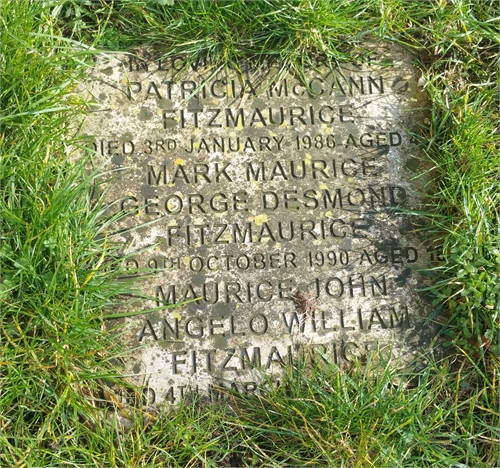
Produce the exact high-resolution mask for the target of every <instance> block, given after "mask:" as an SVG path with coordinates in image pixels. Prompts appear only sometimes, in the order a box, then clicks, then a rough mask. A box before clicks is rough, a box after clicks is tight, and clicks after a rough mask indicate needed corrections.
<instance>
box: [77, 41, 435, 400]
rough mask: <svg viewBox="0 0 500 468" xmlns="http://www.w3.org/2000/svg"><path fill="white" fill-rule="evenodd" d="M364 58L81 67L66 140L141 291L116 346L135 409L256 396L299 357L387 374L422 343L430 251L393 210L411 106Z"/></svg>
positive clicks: (414, 164)
mask: <svg viewBox="0 0 500 468" xmlns="http://www.w3.org/2000/svg"><path fill="white" fill-rule="evenodd" d="M372 48H373V50H372V51H371V53H370V57H369V59H368V58H367V60H366V61H365V62H363V61H361V62H360V61H357V62H353V63H347V64H342V65H341V66H337V65H335V64H330V65H329V66H326V58H325V57H318V58H316V59H315V60H316V66H314V67H311V68H310V69H306V70H304V72H303V73H302V77H301V78H298V77H297V76H294V75H293V74H292V73H281V70H282V65H283V64H279V63H278V64H276V66H275V65H272V64H270V63H267V62H266V63H264V64H263V63H260V64H257V63H252V62H245V63H241V64H239V66H238V70H237V71H236V70H230V69H228V70H225V71H223V72H217V73H214V68H213V67H210V64H208V63H207V62H206V61H203V60H200V61H196V62H194V63H186V61H185V59H184V58H181V57H170V58H166V59H156V58H154V59H151V60H145V59H143V58H141V57H143V56H147V57H161V56H164V55H165V54H164V52H165V51H163V52H162V51H160V52H158V53H156V52H154V51H152V50H145V51H141V50H140V51H138V53H137V54H136V56H131V55H128V56H126V57H125V56H124V57H119V56H113V57H106V58H105V57H103V58H100V59H99V60H98V61H97V63H96V66H95V69H94V71H93V73H92V75H91V77H90V79H89V83H88V88H87V89H88V96H89V99H93V100H94V103H93V104H92V106H89V107H91V108H92V109H95V111H93V112H92V113H90V114H89V116H88V118H87V119H86V121H85V122H84V124H83V126H82V134H83V135H85V136H86V140H87V141H88V144H87V147H88V148H89V149H90V150H92V151H93V154H94V155H96V157H101V158H102V159H103V161H105V163H106V164H109V169H110V171H109V173H111V174H113V175H115V174H116V181H115V183H114V185H113V186H112V187H110V188H109V190H108V192H107V194H108V195H107V197H108V201H109V213H110V215H111V216H115V218H119V220H118V221H116V222H115V223H114V225H113V228H114V231H115V232H116V233H117V236H118V237H120V238H121V240H122V241H123V243H124V246H125V247H124V249H123V252H124V255H125V256H124V264H125V266H126V268H127V273H128V275H129V276H130V277H133V276H136V278H137V283H136V285H137V287H138V288H139V289H140V292H141V295H140V297H141V299H137V300H136V301H135V302H134V307H133V308H132V309H131V306H124V307H126V310H125V312H131V314H130V316H129V317H127V318H125V319H124V324H123V326H121V327H119V329H120V330H121V331H122V334H121V335H120V339H122V340H125V341H126V343H128V344H129V345H130V347H131V348H132V349H134V352H133V353H127V354H126V357H125V358H124V359H125V366H126V372H127V375H131V376H132V379H133V380H134V381H135V383H138V384H140V385H142V386H143V387H144V394H145V396H146V397H145V398H146V399H147V401H148V402H149V403H174V402H178V401H179V399H180V398H182V396H183V395H186V394H188V393H189V391H190V389H193V388H196V389H197V391H198V390H199V391H208V392H209V393H210V394H211V395H213V396H214V395H219V396H214V398H219V397H220V394H219V393H217V390H216V389H215V386H217V385H219V386H220V385H223V386H226V387H232V388H235V389H238V390H241V391H246V392H250V391H258V388H259V385H260V382H261V381H262V374H261V372H265V373H266V374H268V376H269V377H270V378H271V379H272V380H274V381H276V380H279V378H280V377H279V374H280V372H281V369H282V367H283V366H284V365H286V364H287V363H290V362H292V361H293V359H294V358H295V357H296V356H298V355H299V354H300V353H306V354H307V355H309V356H312V357H311V360H312V361H314V362H320V361H321V362H326V361H330V362H335V363H337V364H339V363H342V362H351V361H353V360H355V359H357V358H360V357H362V355H363V354H365V353H367V352H370V351H371V350H377V351H378V352H380V353H382V354H383V353H388V355H387V356H388V357H387V359H388V362H389V361H390V362H401V363H403V362H409V360H410V359H412V357H413V356H415V354H416V353H417V352H418V351H419V350H420V347H421V346H422V345H423V344H424V343H426V342H430V340H431V338H432V334H431V333H430V332H428V331H427V329H426V328H425V327H424V323H425V319H426V316H427V314H428V312H429V311H430V306H429V301H428V299H427V298H426V297H425V295H424V293H421V292H419V291H420V290H425V286H427V283H426V280H425V279H424V277H423V276H422V275H420V273H419V272H418V268H421V267H423V266H425V265H426V264H428V263H429V262H432V261H436V259H438V258H439V252H438V250H436V248H434V247H432V246H424V245H422V240H421V239H420V238H419V235H418V230H417V227H416V226H414V225H413V224H412V219H411V218H410V217H409V216H408V215H407V214H406V213H408V212H410V211H413V212H415V211H419V210H420V209H421V208H420V207H419V206H418V205H419V203H420V198H419V197H420V194H421V193H423V192H424V191H425V190H426V189H427V187H426V181H425V179H424V177H420V176H418V174H426V173H428V172H429V171H428V170H429V167H428V165H426V164H424V163H423V162H422V161H423V153H422V151H421V150H420V149H419V148H418V146H417V145H416V144H415V142H414V140H413V139H412V136H411V135H412V133H414V132H416V131H418V130H419V128H421V126H422V125H423V122H424V116H425V112H424V111H423V109H424V108H425V106H426V98H425V96H424V95H423V92H422V90H421V89H420V88H419V86H418V82H419V79H418V78H419V75H418V71H417V70H416V69H414V68H413V66H412V65H411V63H412V57H411V56H409V55H408V53H407V52H406V51H404V49H402V48H400V47H399V46H395V45H390V46H389V45H387V46H383V45H380V46H377V47H372ZM181 69H183V70H187V71H186V73H185V74H184V75H182V74H180V75H178V72H179V71H180V70H181ZM96 99H98V100H99V103H98V105H97V104H96V103H95V100H96ZM99 105H100V107H99ZM112 219H113V218H112ZM415 267H416V268H415ZM146 269H147V270H146ZM145 271H153V272H154V273H155V275H154V276H147V277H145V276H143V275H144V273H145ZM129 309H130V310H129ZM121 312H123V311H121V310H120V316H123V314H122V313H121Z"/></svg>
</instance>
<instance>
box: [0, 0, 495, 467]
mask: <svg viewBox="0 0 500 468" xmlns="http://www.w3.org/2000/svg"><path fill="white" fill-rule="evenodd" d="M499 19H500V8H499V6H498V3H497V2H496V1H493V0H491V1H489V0H482V1H479V0H476V1H472V0H469V1H465V0H455V1H451V0H440V1H419V2H416V1H406V0H377V1H375V0H365V1H337V2H328V1H325V0H321V1H320V0H310V1H305V0H276V1H264V0H263V1H251V2H248V1H247V2H244V1H237V0H228V1H215V0H212V1H208V0H206V1H202V0H200V1H196V2H191V1H175V2H172V1H165V0H163V1H159V0H158V1H152V0H151V1H145V0H143V1H129V0H123V1H121V2H110V1H100V2H90V1H62V0H50V1H36V0H34V1H28V0H11V1H8V0H3V1H1V2H0V21H1V30H2V41H1V67H2V69H1V73H2V82H1V90H0V92H1V96H2V98H1V108H2V114H1V120H0V123H1V131H0V144H1V151H2V165H1V195H2V196H1V198H0V203H1V206H2V230H1V241H2V244H1V247H0V249H1V250H0V252H1V281H2V282H1V289H0V300H1V314H2V315H1V323H0V340H1V341H0V343H1V355H0V386H1V393H0V466H30V467H35V466H44V467H45V466H117V467H120V466H127V467H129V466H130V467H134V466H137V467H139V466H151V467H153V466H158V467H159V466H193V467H194V466H207V467H208V466H234V465H236V466H269V465H271V466H278V465H283V466H285V465H288V466H290V465H300V466H302V465H309V466H318V465H319V466H324V465H329V466H396V465H397V466H457V467H458V466H461V467H462V466H470V467H472V466H498V465H499V463H500V461H499V460H500V431H499V427H500V406H499V401H500V400H499V382H498V378H499V376H498V373H499V368H500V366H499V359H498V354H499V352H500V348H499V328H500V316H499V314H500V298H499V289H500V281H499V271H500V245H499V239H500V230H499V229H500V228H499V226H500V222H499V221H500V220H499V216H500V213H499V207H500V152H499V148H500V141H499V140H500V137H499V133H498V121H499V115H498V101H497V94H498V72H497V70H498V47H499V44H500V31H499V29H500V28H498V21H499ZM369 38H374V39H380V40H391V41H397V42H400V43H402V44H405V45H406V46H408V47H411V48H412V49H413V50H414V51H415V53H416V56H417V58H418V60H417V65H418V66H419V67H420V68H421V70H422V73H423V75H424V77H425V82H426V84H425V87H426V89H427V91H428V92H429V95H430V97H431V102H432V122H431V126H430V129H429V130H428V133H426V134H423V135H421V137H422V142H423V144H424V145H425V149H426V151H427V153H428V155H429V157H430V158H431V160H432V161H433V162H434V166H435V169H434V173H435V180H436V184H437V190H436V191H435V192H434V194H433V196H432V197H429V199H428V207H427V208H428V209H427V210H426V211H425V212H424V213H419V215H421V216H423V217H424V218H425V221H426V224H425V230H426V232H427V233H428V234H429V236H431V237H432V238H434V239H436V238H437V239H438V241H439V242H438V243H440V244H442V245H443V246H444V252H443V255H444V257H445V262H443V263H442V264H439V265H436V266H435V267H433V268H431V269H429V270H428V271H427V273H428V274H429V275H432V276H433V277H434V286H433V287H432V288H431V290H430V293H431V294H433V295H434V297H435V305H436V307H437V308H442V309H444V310H445V311H446V312H447V314H448V317H449V322H448V324H447V326H446V327H445V328H444V329H443V334H445V335H446V336H447V341H448V344H449V350H450V352H451V353H452V357H451V358H450V359H448V360H446V361H442V362H434V361H433V360H432V359H431V358H429V365H428V366H427V367H426V368H425V369H422V370H421V371H419V372H415V373H414V374H413V375H407V374H404V373H403V372H401V371H394V370H389V369H387V368H385V367H384V366H383V365H382V363H380V362H378V361H377V359H376V357H375V356H374V357H372V358H370V360H369V362H368V363H367V365H364V366H358V365H355V366H353V367H352V368H350V369H343V370H339V369H337V368H335V366H333V365H332V366H330V367H327V368H323V369H314V368H313V369H311V368H309V367H308V368H307V369H306V370H304V368H303V367H301V365H300V363H298V364H297V366H296V367H295V368H290V369H288V371H287V374H286V376H285V378H284V381H283V383H282V385H281V386H280V387H279V388H274V389H273V388H270V389H269V390H268V391H267V392H265V393H264V394H263V395H261V396H256V395H253V396H251V395H237V394H227V400H225V401H226V402H225V403H220V404H215V405H207V404H206V402H205V401H204V400H197V399H195V401H194V402H189V403H188V402H186V404H184V405H182V406H181V407H180V408H179V409H178V410H177V411H175V412H168V411H166V412H163V413H161V414H148V413H146V412H144V411H141V410H140V409H131V408H128V407H125V406H122V405H121V404H120V403H115V404H113V405H110V404H109V400H110V394H109V387H108V385H109V384H110V383H113V382H115V383H116V384H119V385H124V383H123V382H122V381H121V379H120V377H119V375H118V374H117V371H116V369H115V367H114V366H113V362H114V361H113V358H114V357H116V356H118V355H119V353H120V352H121V350H120V348H119V346H118V345H117V343H116V340H114V339H113V335H112V334H110V333H107V332H106V331H105V330H104V328H103V316H104V315H106V313H108V309H109V307H110V306H111V305H112V304H113V302H114V301H117V300H119V299H120V294H122V293H124V292H127V291H129V290H130V288H131V285H128V284H124V283H120V282H118V281H117V278H118V277H119V276H120V265H121V263H120V258H119V254H120V245H117V244H115V243H114V240H113V236H112V234H111V233H110V226H111V223H112V220H110V219H107V218H106V216H105V213H104V207H103V206H102V204H101V203H100V202H99V201H96V200H93V199H92V198H91V196H90V193H91V188H92V187H94V186H95V185H96V184H97V185H100V184H103V183H104V182H103V180H105V179H106V175H105V174H104V175H102V174H99V173H98V172H95V173H92V174H88V172H86V171H85V170H84V162H82V163H79V164H74V163H71V162H70V161H69V160H68V157H67V155H68V150H69V148H71V147H72V145H73V144H75V143H76V142H75V141H74V137H73V133H74V129H72V128H71V126H69V125H68V122H70V121H71V119H72V118H73V117H75V116H77V115H79V114H80V113H81V112H82V111H83V106H82V103H81V102H80V101H79V99H78V97H77V95H76V94H75V86H76V84H77V82H78V80H79V79H81V77H82V76H83V73H84V70H85V67H86V64H88V63H90V61H91V59H92V55H93V54H95V53H96V48H111V49H115V50H116V49H124V48H128V47H131V46H136V45H140V44H145V43H162V44H166V45H167V47H168V50H170V53H171V54H172V55H176V54H179V53H187V54H189V55H190V56H191V57H192V58H196V57H200V56H209V57H210V58H211V60H213V61H214V62H217V63H219V64H221V65H224V64H235V63H237V62H238V61H239V60H240V59H242V58H245V57H249V56H257V57H259V56H263V55H266V56H275V57H279V58H280V59H282V60H283V61H284V63H285V66H290V67H295V68H296V69H297V70H299V71H300V69H301V67H302V66H303V65H304V64H305V63H307V60H308V57H309V56H310V54H311V53H313V52H314V51H315V50H317V51H322V52H324V53H327V55H328V56H329V57H330V59H331V60H332V61H339V60H342V59H346V58H349V56H351V55H353V54H354V55H359V54H363V44H364V42H365V41H367V40H368V39H369ZM452 361H454V362H452ZM121 412H123V414H122V413H121ZM120 415H121V416H127V419H125V420H124V419H122V421H127V420H128V421H129V424H130V425H131V427H130V428H128V429H124V428H123V427H121V426H120V419H119V417H118V416H120Z"/></svg>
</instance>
